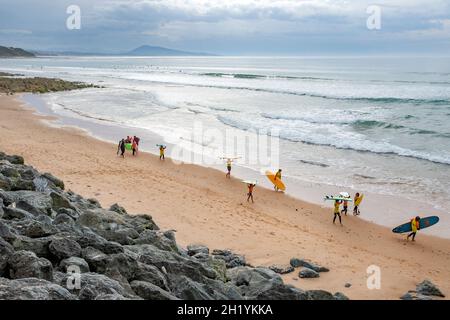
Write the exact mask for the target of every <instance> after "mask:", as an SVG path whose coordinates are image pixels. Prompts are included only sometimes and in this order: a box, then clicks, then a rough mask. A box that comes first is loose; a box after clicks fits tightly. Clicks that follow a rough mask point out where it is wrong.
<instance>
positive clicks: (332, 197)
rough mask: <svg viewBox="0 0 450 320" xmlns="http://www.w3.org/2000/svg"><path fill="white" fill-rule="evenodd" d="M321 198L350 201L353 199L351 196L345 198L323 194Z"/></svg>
mask: <svg viewBox="0 0 450 320" xmlns="http://www.w3.org/2000/svg"><path fill="white" fill-rule="evenodd" d="M323 200H333V201H335V200H339V201H350V202H352V201H353V199H352V198H346V197H343V196H325V198H323Z"/></svg>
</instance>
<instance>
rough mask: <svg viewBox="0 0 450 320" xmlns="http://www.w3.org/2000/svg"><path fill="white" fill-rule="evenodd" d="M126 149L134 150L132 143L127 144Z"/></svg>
mask: <svg viewBox="0 0 450 320" xmlns="http://www.w3.org/2000/svg"><path fill="white" fill-rule="evenodd" d="M125 149H127V150H133V145H132V144H131V143H125Z"/></svg>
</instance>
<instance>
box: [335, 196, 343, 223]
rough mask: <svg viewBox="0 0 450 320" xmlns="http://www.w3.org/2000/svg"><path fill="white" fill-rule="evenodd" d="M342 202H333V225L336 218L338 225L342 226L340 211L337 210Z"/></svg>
mask: <svg viewBox="0 0 450 320" xmlns="http://www.w3.org/2000/svg"><path fill="white" fill-rule="evenodd" d="M341 203H342V201H340V200H334V218H333V223H336V217H339V223H340V224H341V226H342V218H341V211H340V210H339V206H340V205H341Z"/></svg>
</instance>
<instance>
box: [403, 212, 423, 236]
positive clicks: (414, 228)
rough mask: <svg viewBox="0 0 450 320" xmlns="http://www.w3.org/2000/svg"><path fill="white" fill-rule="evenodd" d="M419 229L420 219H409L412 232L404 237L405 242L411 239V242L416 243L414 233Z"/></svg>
mask: <svg viewBox="0 0 450 320" xmlns="http://www.w3.org/2000/svg"><path fill="white" fill-rule="evenodd" d="M419 229H420V217H419V216H417V217H415V218H413V219H411V230H412V232H411V233H410V234H408V236H407V237H406V240H409V237H412V241H416V240H415V238H416V233H417V231H418V230H419Z"/></svg>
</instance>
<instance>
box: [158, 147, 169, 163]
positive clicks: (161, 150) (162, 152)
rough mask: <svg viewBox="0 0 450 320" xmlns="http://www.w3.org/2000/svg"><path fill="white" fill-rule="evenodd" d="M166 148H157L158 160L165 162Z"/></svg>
mask: <svg viewBox="0 0 450 320" xmlns="http://www.w3.org/2000/svg"><path fill="white" fill-rule="evenodd" d="M166 148H167V147H166V146H163V145H160V146H159V160H165V159H166V157H165V151H166Z"/></svg>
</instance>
